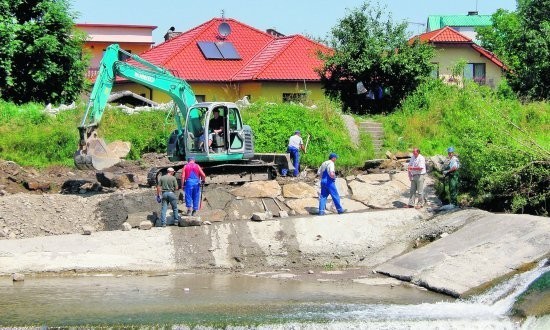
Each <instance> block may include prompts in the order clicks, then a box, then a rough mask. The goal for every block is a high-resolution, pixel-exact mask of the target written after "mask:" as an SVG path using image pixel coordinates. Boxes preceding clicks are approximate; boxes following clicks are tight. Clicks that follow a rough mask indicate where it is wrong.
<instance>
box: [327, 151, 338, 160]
mask: <svg viewBox="0 0 550 330" xmlns="http://www.w3.org/2000/svg"><path fill="white" fill-rule="evenodd" d="M332 158H338V155H337V154H335V153H334V152H333V153H331V154H330V155H328V159H332Z"/></svg>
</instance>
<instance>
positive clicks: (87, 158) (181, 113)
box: [74, 44, 197, 170]
mask: <svg viewBox="0 0 550 330" xmlns="http://www.w3.org/2000/svg"><path fill="white" fill-rule="evenodd" d="M126 59H131V60H133V61H134V62H131V61H125V60H126ZM118 77H120V78H125V79H128V80H130V81H133V82H135V83H138V84H140V85H143V86H147V87H149V88H152V89H155V90H159V91H162V92H164V93H166V94H168V95H169V96H170V98H172V100H174V103H175V104H176V105H177V107H178V112H177V113H176V114H175V120H176V125H177V128H178V132H179V133H180V134H181V133H182V131H183V129H184V126H183V123H184V121H185V117H186V115H187V112H188V110H189V107H190V106H192V105H193V104H195V103H196V102H197V101H196V97H195V93H194V92H193V90H192V89H191V86H189V84H188V83H187V82H186V81H185V80H182V79H180V78H177V77H175V76H174V75H172V74H171V73H170V72H169V71H167V70H166V69H163V68H161V67H158V66H156V65H154V64H152V63H150V62H148V61H146V60H144V59H142V58H140V57H139V56H137V55H134V54H131V53H128V52H126V51H124V50H122V49H120V47H119V45H117V44H113V45H110V46H109V47H107V49H106V51H105V54H104V55H103V58H102V60H101V63H100V68H99V73H98V76H97V78H96V82H95V84H94V87H93V89H92V93H91V94H90V100H89V102H88V105H87V108H86V112H85V114H84V117H83V118H82V121H81V123H80V126H79V127H78V130H79V133H80V143H79V149H78V150H77V152H76V153H75V157H74V160H75V165H76V166H77V167H79V168H94V169H98V170H101V169H103V168H106V167H109V166H112V165H114V164H116V163H118V162H119V161H120V158H121V157H124V155H121V154H115V153H113V152H112V150H109V147H108V146H107V145H106V144H105V142H104V141H103V140H102V139H100V138H99V137H98V135H97V128H98V126H99V123H100V122H101V118H102V116H103V113H104V111H105V107H106V106H107V102H108V99H109V96H110V94H111V90H112V89H113V84H114V83H115V81H116V79H117V78H118ZM128 150H129V147H128ZM126 153H127V152H126Z"/></svg>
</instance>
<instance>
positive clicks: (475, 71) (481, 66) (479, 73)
mask: <svg viewBox="0 0 550 330" xmlns="http://www.w3.org/2000/svg"><path fill="white" fill-rule="evenodd" d="M464 79H470V80H473V81H475V82H476V83H478V84H480V85H484V84H485V63H468V64H466V66H465V67H464Z"/></svg>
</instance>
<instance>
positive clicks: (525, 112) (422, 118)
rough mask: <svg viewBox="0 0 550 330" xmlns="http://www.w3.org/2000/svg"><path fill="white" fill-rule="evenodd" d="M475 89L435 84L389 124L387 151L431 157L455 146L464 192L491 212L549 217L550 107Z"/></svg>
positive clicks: (421, 90) (422, 89) (410, 101)
mask: <svg viewBox="0 0 550 330" xmlns="http://www.w3.org/2000/svg"><path fill="white" fill-rule="evenodd" d="M499 93H500V92H499V91H497V92H494V91H492V90H491V89H489V88H488V87H485V86H479V85H477V84H475V83H470V84H466V86H465V87H464V88H458V87H456V86H447V85H444V84H443V83H441V82H439V81H431V82H428V83H426V84H424V85H422V86H420V87H419V89H418V90H417V91H416V92H415V93H414V94H413V95H411V96H410V97H409V98H407V99H406V100H405V101H404V102H403V104H402V108H401V109H400V110H399V111H397V112H396V113H394V114H392V115H389V116H388V117H381V118H380V120H382V121H383V122H384V128H385V134H386V135H385V136H386V140H385V145H386V147H389V148H393V149H399V150H403V147H406V148H410V147H412V146H419V147H420V149H421V150H422V152H423V153H424V154H426V155H435V154H445V153H446V152H445V149H446V148H447V147H448V146H455V148H456V150H457V152H458V154H459V158H460V161H461V165H462V168H461V171H460V176H461V191H462V192H465V193H466V194H467V195H469V196H463V197H465V198H466V199H467V200H472V201H473V203H474V205H476V206H480V207H483V208H486V209H489V210H499V211H501V210H506V211H510V212H529V213H535V214H545V215H547V214H548V207H547V204H548V189H547V187H548V186H549V185H548V180H549V177H550V171H549V166H548V162H549V160H550V152H549V151H548V150H549V146H550V138H549V136H548V134H547V132H548V130H549V128H550V105H549V104H548V103H544V102H539V103H529V104H521V103H520V102H519V101H518V100H516V99H513V98H510V97H509V94H508V95H506V97H499V95H500V94H499Z"/></svg>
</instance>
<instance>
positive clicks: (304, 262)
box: [0, 209, 550, 296]
mask: <svg viewBox="0 0 550 330" xmlns="http://www.w3.org/2000/svg"><path fill="white" fill-rule="evenodd" d="M447 234H448V235H447ZM426 237H429V238H432V239H433V238H439V237H442V238H439V239H437V240H435V241H434V242H431V243H429V244H427V245H425V246H423V247H421V248H418V249H412V246H413V245H414V244H415V242H416V244H418V242H419V240H420V239H421V238H426ZM549 253H550V222H549V221H548V218H543V217H535V216H525V215H495V214H491V213H488V212H484V211H479V210H461V211H455V212H450V213H447V214H443V215H439V216H435V217H432V218H429V217H426V214H425V213H423V212H419V211H417V210H414V209H394V210H386V211H370V212H359V213H348V214H343V215H327V216H322V217H320V216H305V217H295V218H286V219H279V220H270V221H263V222H253V221H235V222H228V223H214V224H213V225H211V226H207V225H203V226H199V227H167V228H153V229H152V230H137V229H133V230H131V231H128V232H124V231H105V232H96V233H93V234H92V235H77V234H70V235H61V236H47V237H34V238H28V239H20V240H3V241H0V275H9V274H11V273H14V272H19V273H40V272H67V271H75V272H113V271H146V272H167V271H175V270H191V269H247V270H248V269H249V270H259V269H275V268H278V267H285V268H291V269H292V268H296V269H300V268H307V267H323V266H326V265H330V266H331V267H335V268H339V267H341V268H345V267H363V268H365V269H370V268H372V267H376V270H377V271H379V272H382V273H385V274H388V275H390V276H393V277H397V278H399V279H402V280H406V281H411V282H414V283H417V284H419V285H421V286H425V287H427V288H430V289H432V290H436V291H440V292H444V293H447V294H450V295H453V296H460V295H464V294H467V293H468V292H471V290H474V289H476V288H479V287H483V286H485V285H487V284H489V283H491V282H493V281H495V280H498V279H501V278H503V277H504V276H506V275H507V274H510V273H512V272H514V271H518V270H520V269H521V267H522V266H523V265H525V264H528V263H530V262H534V261H537V260H539V259H541V258H543V257H545V256H546V255H548V254H549Z"/></svg>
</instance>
